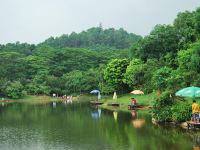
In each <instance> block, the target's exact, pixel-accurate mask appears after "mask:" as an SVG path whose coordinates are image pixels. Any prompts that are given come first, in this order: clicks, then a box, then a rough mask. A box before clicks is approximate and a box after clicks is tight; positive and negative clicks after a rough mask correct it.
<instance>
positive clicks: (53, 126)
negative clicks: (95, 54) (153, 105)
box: [0, 102, 199, 150]
mask: <svg viewBox="0 0 200 150" xmlns="http://www.w3.org/2000/svg"><path fill="white" fill-rule="evenodd" d="M5 104H6V103H5ZM52 107H53V103H51V104H48V105H44V104H41V105H30V104H27V105H25V104H19V103H16V104H9V105H7V104H6V107H0V133H1V134H0V141H1V142H0V150H15V149H19V150H35V149H37V150H47V149H48V150H55V149H59V150H64V149H70V150H104V149H105V150H133V149H134V150H143V149H149V150H172V149H173V150H179V149H180V150H185V149H186V150H189V149H190V150H191V149H193V148H198V146H199V145H198V146H197V145H196V143H198V141H199V138H198V137H196V138H195V141H194V138H193V137H189V136H188V135H187V134H185V133H183V132H185V131H183V132H178V130H177V129H175V128H173V129H167V128H161V127H159V126H153V125H152V123H151V116H150V115H149V113H144V112H141V111H137V112H130V114H127V113H122V112H117V111H116V110H115V111H114V112H110V111H106V110H101V109H99V108H98V107H95V108H90V107H89V106H88V104H80V103H79V104H75V103H74V104H72V105H67V108H68V109H66V107H64V106H63V105H62V104H61V105H60V103H59V102H56V109H52ZM132 113H133V116H132V117H131V114H132ZM135 113H136V118H134V117H135ZM92 114H93V117H94V118H95V119H94V120H95V121H94V120H93V119H92V117H91V115H92ZM97 114H98V115H97ZM100 117H101V118H100ZM113 117H114V119H116V120H117V123H116V122H115V121H114V120H113ZM143 118H144V119H145V120H144V119H143ZM131 119H133V120H132V121H133V123H132V121H131ZM142 119H143V120H142ZM138 122H139V123H138ZM133 125H134V127H133ZM136 127H143V128H142V129H139V130H138V129H136ZM195 142H196V143H195Z"/></svg>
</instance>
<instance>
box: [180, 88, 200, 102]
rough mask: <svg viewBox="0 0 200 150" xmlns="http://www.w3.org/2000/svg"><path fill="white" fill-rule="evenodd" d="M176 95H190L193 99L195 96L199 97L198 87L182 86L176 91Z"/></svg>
mask: <svg viewBox="0 0 200 150" xmlns="http://www.w3.org/2000/svg"><path fill="white" fill-rule="evenodd" d="M176 96H181V97H192V98H193V99H195V97H200V88H199V87H194V86H192V87H187V88H183V89H181V90H179V91H178V92H176Z"/></svg>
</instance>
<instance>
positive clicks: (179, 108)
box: [152, 91, 191, 122]
mask: <svg viewBox="0 0 200 150" xmlns="http://www.w3.org/2000/svg"><path fill="white" fill-rule="evenodd" d="M152 116H153V118H155V119H156V120H157V121H159V122H170V121H173V122H182V121H186V120H189V119H190V116H191V106H190V104H189V103H188V102H182V101H176V100H173V99H172V98H171V96H170V93H169V92H168V91H166V92H163V93H162V94H161V96H160V97H157V98H156V99H155V101H154V104H153V109H152Z"/></svg>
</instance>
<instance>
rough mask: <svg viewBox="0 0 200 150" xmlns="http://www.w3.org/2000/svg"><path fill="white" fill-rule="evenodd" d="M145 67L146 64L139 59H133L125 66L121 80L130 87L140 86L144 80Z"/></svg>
mask: <svg viewBox="0 0 200 150" xmlns="http://www.w3.org/2000/svg"><path fill="white" fill-rule="evenodd" d="M145 69H146V65H145V64H144V63H143V62H142V61H141V60H140V59H133V60H132V61H131V62H130V64H129V65H128V66H127V69H126V73H125V75H124V80H123V82H124V83H126V84H128V85H129V87H130V88H132V89H136V88H139V87H140V88H142V87H143V86H144V82H145V79H144V77H145V76H144V75H145Z"/></svg>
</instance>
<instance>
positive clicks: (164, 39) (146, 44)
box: [132, 25, 179, 61]
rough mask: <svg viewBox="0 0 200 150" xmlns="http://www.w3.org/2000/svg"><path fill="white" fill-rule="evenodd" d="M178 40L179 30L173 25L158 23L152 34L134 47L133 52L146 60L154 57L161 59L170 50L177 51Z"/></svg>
mask: <svg viewBox="0 0 200 150" xmlns="http://www.w3.org/2000/svg"><path fill="white" fill-rule="evenodd" d="M178 42H179V37H178V36H177V30H176V29H175V28H174V27H173V26H171V25H157V26H155V27H154V29H153V31H151V33H150V35H148V36H146V37H144V39H143V40H141V41H139V43H138V44H137V45H135V46H134V47H133V48H132V54H133V55H134V56H135V57H139V58H140V59H142V60H144V61H146V60H147V59H152V58H156V59H160V58H162V57H164V56H165V55H166V54H167V53H168V52H172V53H177V51H178Z"/></svg>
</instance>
